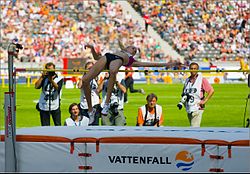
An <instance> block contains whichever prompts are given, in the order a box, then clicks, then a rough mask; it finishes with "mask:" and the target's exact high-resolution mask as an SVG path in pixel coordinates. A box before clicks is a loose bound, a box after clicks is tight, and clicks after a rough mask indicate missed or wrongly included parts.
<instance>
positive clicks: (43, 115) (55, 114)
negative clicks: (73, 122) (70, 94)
mask: <svg viewBox="0 0 250 174" xmlns="http://www.w3.org/2000/svg"><path fill="white" fill-rule="evenodd" d="M50 115H52V119H53V122H54V125H55V126H61V110H60V108H58V109H57V110H54V111H43V110H41V111H40V120H41V125H42V126H50Z"/></svg>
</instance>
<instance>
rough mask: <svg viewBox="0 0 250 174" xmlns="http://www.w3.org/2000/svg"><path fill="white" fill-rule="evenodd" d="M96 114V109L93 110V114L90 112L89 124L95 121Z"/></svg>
mask: <svg viewBox="0 0 250 174" xmlns="http://www.w3.org/2000/svg"><path fill="white" fill-rule="evenodd" d="M95 113H96V109H95V108H93V110H92V111H91V112H88V115H89V124H92V123H93V122H94V121H95Z"/></svg>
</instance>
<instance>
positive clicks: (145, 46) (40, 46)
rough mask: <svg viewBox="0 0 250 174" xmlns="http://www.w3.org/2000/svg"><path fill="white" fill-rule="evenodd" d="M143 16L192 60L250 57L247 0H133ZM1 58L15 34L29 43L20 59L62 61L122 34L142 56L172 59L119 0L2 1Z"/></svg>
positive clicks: (103, 48) (86, 54) (102, 48)
mask: <svg viewBox="0 0 250 174" xmlns="http://www.w3.org/2000/svg"><path fill="white" fill-rule="evenodd" d="M128 2H130V4H131V5H132V6H133V7H134V9H135V10H137V11H138V12H139V13H140V14H141V15H142V17H144V16H145V15H146V16H148V18H150V19H151V21H152V24H151V25H152V27H153V28H154V29H155V30H157V32H158V33H159V34H160V36H161V37H162V38H163V39H165V40H166V41H167V42H168V43H169V44H170V45H172V47H173V49H175V50H177V51H178V52H179V54H180V55H184V57H185V59H186V60H193V59H198V60H202V61H204V60H205V61H206V60H209V59H213V60H214V59H215V60H224V61H226V60H238V59H239V58H245V59H247V58H249V55H250V51H249V50H250V48H249V28H250V20H249V16H250V13H249V11H248V9H249V4H248V3H247V1H245V0H243V1H236V0H230V1H227V0H224V1H208V0H202V1H200V0H192V1H187V0H155V1H147V0H128ZM0 3H1V4H0V5H1V24H2V25H1V45H0V62H1V63H5V62H7V52H6V49H7V46H8V43H9V42H10V40H11V39H12V38H14V37H17V38H18V39H19V43H21V44H23V46H24V50H22V51H20V53H19V59H15V61H17V62H36V63H41V64H44V63H46V62H51V61H52V62H54V63H62V61H63V58H86V59H88V58H90V59H91V58H92V55H91V53H90V50H88V49H85V47H84V45H85V44H86V43H88V44H93V45H94V46H95V49H96V51H97V52H100V53H102V54H105V52H108V51H111V52H112V51H113V50H115V49H117V47H118V44H117V38H118V37H120V38H122V39H123V40H122V41H123V42H124V43H125V45H126V44H127V45H128V44H133V45H135V46H137V47H138V48H139V49H140V53H139V56H138V57H139V59H141V60H144V61H163V62H165V61H169V60H171V59H172V57H171V56H170V55H164V52H163V50H162V49H163V48H161V46H160V44H159V42H158V41H157V40H155V39H154V38H151V37H150V36H149V35H148V34H147V31H146V30H145V27H144V26H140V24H139V22H138V21H135V19H133V17H132V16H131V14H130V13H129V12H128V11H126V12H125V11H123V10H122V8H121V6H120V5H119V3H117V2H115V1H114V2H113V1H112V2H108V1H104V0H98V1H80V0H72V1H62V0H47V1H39V0H32V1H21V0H15V1H9V0H5V1H1V2H0Z"/></svg>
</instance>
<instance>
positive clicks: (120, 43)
mask: <svg viewBox="0 0 250 174" xmlns="http://www.w3.org/2000/svg"><path fill="white" fill-rule="evenodd" d="M118 44H119V47H120V48H121V49H122V50H124V49H125V46H124V45H123V43H122V42H121V40H120V39H118Z"/></svg>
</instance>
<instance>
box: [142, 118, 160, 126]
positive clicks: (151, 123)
mask: <svg viewBox="0 0 250 174" xmlns="http://www.w3.org/2000/svg"><path fill="white" fill-rule="evenodd" d="M157 122H159V120H158V119H156V120H154V119H149V120H146V121H145V123H144V126H154V125H155V124H156V123H157Z"/></svg>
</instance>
